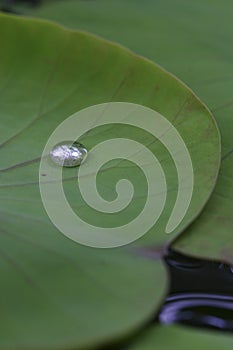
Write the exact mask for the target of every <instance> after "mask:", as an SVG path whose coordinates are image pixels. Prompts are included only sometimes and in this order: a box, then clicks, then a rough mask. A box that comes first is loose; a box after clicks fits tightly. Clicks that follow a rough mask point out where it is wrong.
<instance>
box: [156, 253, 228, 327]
mask: <svg viewBox="0 0 233 350" xmlns="http://www.w3.org/2000/svg"><path fill="white" fill-rule="evenodd" d="M165 262H166V264H167V267H168V270H169V272H170V291H169V294H168V296H167V298H166V300H165V302H164V304H163V306H162V308H161V310H160V313H159V315H158V319H157V320H158V321H159V322H160V323H165V324H172V323H180V324H185V325H190V326H196V327H202V328H203V327H207V328H212V329H218V330H222V331H233V267H232V266H229V265H226V264H223V263H220V262H219V263H218V262H211V261H207V260H199V259H193V258H189V257H187V256H184V255H181V254H178V253H175V252H172V251H169V252H168V254H167V256H165Z"/></svg>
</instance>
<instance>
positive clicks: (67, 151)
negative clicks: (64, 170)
mask: <svg viewBox="0 0 233 350" xmlns="http://www.w3.org/2000/svg"><path fill="white" fill-rule="evenodd" d="M87 153H88V151H87V149H86V148H85V147H84V146H83V145H82V144H81V143H79V142H71V141H70V142H60V143H58V144H57V145H55V146H54V147H53V149H52V150H51V151H50V157H51V159H52V161H53V162H54V163H56V164H57V165H60V166H64V167H75V166H78V165H80V164H81V163H82V162H83V161H84V160H85V159H86V157H87Z"/></svg>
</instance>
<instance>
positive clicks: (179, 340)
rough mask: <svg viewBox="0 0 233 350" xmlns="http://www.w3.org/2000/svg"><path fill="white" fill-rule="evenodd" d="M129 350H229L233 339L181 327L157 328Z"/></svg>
mask: <svg viewBox="0 0 233 350" xmlns="http://www.w3.org/2000/svg"><path fill="white" fill-rule="evenodd" d="M136 340H137V342H136V343H133V344H132V345H131V346H130V347H129V350H151V349H153V350H157V349H158V350H162V349H166V350H174V349H179V350H186V349H187V347H188V348H189V349H190V350H196V349H199V350H209V349H210V350H219V349H223V350H229V349H231V348H232V344H233V337H232V336H231V335H229V334H223V333H222V334H219V333H218V334H216V333H214V332H211V331H203V330H200V329H198V330H197V329H191V328H186V327H180V326H156V327H153V328H151V329H149V330H148V331H145V332H144V333H142V335H141V336H138V338H136Z"/></svg>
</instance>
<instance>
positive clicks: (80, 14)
mask: <svg viewBox="0 0 233 350" xmlns="http://www.w3.org/2000/svg"><path fill="white" fill-rule="evenodd" d="M33 15H36V16H40V17H45V18H50V19H53V20H56V21H58V22H60V23H63V24H65V25H67V26H69V27H72V28H79V29H84V30H88V31H91V32H94V33H96V34H99V35H102V36H104V37H106V38H108V39H111V40H115V41H118V42H120V43H122V44H124V45H126V46H128V47H129V48H131V49H132V50H134V51H135V52H137V53H139V54H142V55H144V56H146V57H149V58H150V59H153V60H155V61H156V62H158V63H160V64H161V65H162V66H163V67H165V68H167V69H169V70H170V71H171V72H173V73H174V74H176V75H177V76H179V77H180V78H181V79H183V80H184V81H185V82H186V83H187V84H188V85H189V86H190V87H191V88H192V89H194V91H195V92H196V93H197V94H198V95H199V96H200V97H201V98H202V99H203V100H204V101H205V102H206V103H207V104H208V106H209V107H210V109H211V110H212V111H213V112H214V115H215V117H216V119H217V123H218V126H219V128H220V132H221V136H222V165H221V171H220V176H219V178H218V183H217V187H216V189H215V192H214V194H213V196H212V197H211V199H210V201H209V203H208V205H207V207H206V208H205V210H204V211H203V214H202V215H201V216H200V218H199V219H198V220H196V221H195V223H194V225H193V226H192V227H191V228H189V230H187V232H186V233H185V234H183V235H182V236H181V237H179V239H178V240H177V241H176V242H175V244H174V245H173V248H175V249H176V250H178V251H179V252H182V253H185V254H189V255H193V256H196V257H200V258H212V259H217V260H219V259H220V260H224V261H226V262H229V263H233V235H232V229H233V216H232V212H233V200H232V198H233V180H232V169H233V168H232V167H233V165H232V164H233V163H232V157H233V152H232V150H233V138H232V127H233V119H232V113H233V103H232V102H233V101H232V89H233V79H232V73H231V72H232V70H233V61H232V55H233V46H232V45H231V41H232V16H233V7H232V2H231V0H223V1H221V3H220V2H219V1H218V0H211V1H209V0H204V1H203V0H197V1H192V0H189V1H185V2H184V1H183V0H178V1H173V0H167V1H156V2H155V1H153V0H147V1H146V2H144V3H143V5H142V2H141V1H140V0H135V1H133V2H132V1H129V0H128V1H127V0H119V1H117V2H116V1H114V0H99V1H96V2H89V1H79V2H78V1H74V0H73V1H72V0H70V1H69V3H68V2H66V1H59V2H56V1H47V2H46V3H45V5H44V6H41V7H40V8H38V10H37V11H34V12H33ZM206 162H208V160H206Z"/></svg>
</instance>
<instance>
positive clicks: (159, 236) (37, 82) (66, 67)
mask: <svg viewBox="0 0 233 350" xmlns="http://www.w3.org/2000/svg"><path fill="white" fill-rule="evenodd" d="M0 31H1V33H2V34H1V56H0V81H1V95H0V104H1V110H0V116H1V135H0V140H1V141H0V142H1V168H2V169H1V187H0V191H1V207H0V215H1V235H0V240H1V245H0V246H1V248H0V259H1V267H0V271H1V290H2V298H1V316H0V320H1V325H2V326H1V336H0V348H1V349H3V350H7V349H11V350H12V349H30V350H33V349H38V348H39V349H58V348H61V349H63V348H64V349H65V348H83V347H94V346H97V345H99V344H103V343H105V342H107V341H110V340H111V339H116V338H118V337H123V336H126V335H127V334H130V333H132V332H135V331H136V330H137V329H138V328H140V327H141V326H142V325H143V324H144V323H145V322H146V321H148V320H149V319H150V318H151V317H152V315H153V314H154V312H156V310H157V308H158V307H159V305H160V303H161V301H162V298H163V296H164V294H165V292H166V286H167V283H166V282H167V281H166V279H167V278H166V272H165V269H164V266H163V265H162V263H161V262H154V261H149V260H147V259H146V258H144V257H143V256H140V255H139V253H138V251H137V250H135V249H134V248H133V247H132V246H128V247H126V248H121V249H112V250H103V249H100V250H96V249H91V248H87V247H83V246H79V245H77V244H76V243H74V242H73V241H71V240H69V239H67V238H66V237H64V236H63V235H62V234H61V233H60V232H59V231H58V230H57V229H56V228H55V227H54V226H53V225H52V223H51V222H50V221H49V218H48V216H47V214H46V213H45V210H44V208H43V206H42V202H41V198H40V193H39V186H38V176H39V162H40V156H41V154H42V151H43V148H44V146H45V143H46V142H47V139H48V137H49V136H50V134H51V133H52V132H53V130H54V129H55V128H56V127H57V126H58V125H59V124H60V123H61V122H62V121H63V120H65V119H66V118H67V117H68V116H69V115H71V114H72V113H74V112H76V111H78V110H80V109H82V108H84V107H87V106H91V105H94V104H98V103H103V102H109V101H126V102H133V103H138V104H142V105H145V106H147V107H150V108H152V109H155V110H157V111H159V112H160V113H161V114H162V115H164V116H165V117H166V118H167V119H168V120H170V121H173V124H174V125H175V126H176V128H177V130H178V131H179V132H180V134H181V136H182V137H183V139H184V141H185V142H186V144H187V147H188V148H189V151H190V154H191V157H192V161H193V166H194V176H195V187H194V194H193V199H192V202H191V205H190V208H189V211H188V213H187V215H186V216H185V218H184V220H183V222H182V223H181V225H180V226H179V227H178V228H177V230H176V231H175V232H174V234H173V235H171V237H174V235H176V234H177V233H179V232H180V231H181V230H182V229H183V228H184V227H185V226H187V225H188V224H189V222H190V221H191V220H193V219H194V218H195V217H196V216H197V214H198V213H199V212H200V210H201V209H202V207H203V205H204V204H205V202H206V200H207V198H208V196H209V195H210V192H211V191H212V189H213V186H214V184H215V179H216V175H217V171H218V165H219V135H218V131H217V128H216V125H215V122H214V120H213V118H212V116H211V114H210V112H209V111H208V109H207V108H206V107H205V106H204V105H203V104H202V103H201V102H200V101H199V99H198V98H197V97H196V96H195V95H194V94H193V93H192V92H191V91H190V90H189V89H188V88H187V87H185V86H184V85H183V84H182V83H181V82H180V81H178V80H177V79H176V78H174V77H173V76H171V75H169V74H168V73H167V72H165V71H164V70H163V69H161V68H159V67H158V66H156V65H155V64H153V63H151V62H149V61H147V60H145V59H142V58H140V57H137V56H135V55H133V54H132V53H130V52H129V51H127V50H125V49H123V48H121V47H119V46H117V45H114V44H111V43H109V42H106V41H104V40H101V39H99V38H96V37H93V36H90V35H87V34H85V33H80V32H74V31H69V30H65V29H64V28H62V27H59V26H57V25H54V24H52V23H48V22H43V21H38V22H37V21H33V20H27V19H23V18H17V17H11V16H9V17H8V16H4V15H1V16H0ZM129 133H131V138H136V139H137V140H138V141H139V142H141V143H144V144H145V145H148V147H149V148H150V149H151V150H152V152H154V153H156V155H157V156H158V158H159V159H160V160H161V164H162V166H163V167H164V168H165V173H166V174H167V179H168V188H169V189H170V190H171V192H173V191H172V190H174V188H175V189H176V188H177V177H176V175H173V174H175V166H174V164H173V163H172V160H171V157H170V156H169V154H167V153H168V152H167V151H166V150H165V147H163V146H162V145H160V144H159V143H157V142H154V138H153V137H152V136H151V135H150V134H148V133H145V132H143V131H141V130H137V129H133V130H131V129H130V130H129V129H127V128H124V126H118V127H116V128H110V129H106V128H102V129H100V130H97V131H93V133H90V134H88V135H84V136H83V143H84V144H85V143H86V144H87V145H89V146H90V147H92V146H93V144H96V143H98V142H99V141H100V139H101V138H102V136H103V137H107V136H108V135H110V136H111V137H116V136H118V137H119V135H126V134H129ZM207 158H208V163H207V164H206V159H207ZM51 166H52V165H51ZM111 169H112V168H111V167H109V168H107V170H108V171H106V172H104V173H103V178H102V182H101V183H100V190H101V191H103V193H104V195H106V197H107V198H112V192H113V191H112V185H113V183H114V184H115V183H116V182H115V180H116V178H117V177H119V176H121V175H122V171H123V170H124V167H121V166H119V167H117V168H116V170H117V171H116V174H115V175H114V176H115V177H114V176H113V172H112V170H111ZM122 169H123V170H122ZM136 170H137V169H136V167H129V168H127V176H128V177H129V179H130V178H133V179H135V181H136V183H135V185H136V184H137V181H139V184H140V186H139V189H138V192H136V193H137V194H138V196H137V195H136V196H135V198H136V199H137V198H144V196H145V195H146V194H145V193H144V194H143V192H142V191H143V189H145V186H144V185H143V184H142V183H141V176H142V175H141V173H138V174H137V172H136ZM124 171H125V170H124ZM74 174H75V173H74V172H73V169H65V171H64V177H65V179H66V180H67V181H66V183H65V186H64V187H65V191H66V193H67V194H68V195H69V200H70V201H71V205H72V203H74V202H75V201H76V200H77V201H78V203H79V204H80V205H81V204H82V203H81V202H80V201H81V199H80V198H79V197H78V196H77V193H76V192H75V191H74V189H75V185H76V181H75V179H74V177H73V175H74ZM106 174H107V175H106ZM43 175H46V174H40V176H43ZM107 181H110V187H108V186H107V184H106V182H107ZM175 192H176V191H175ZM169 196H170V197H169ZM169 198H170V199H171V201H168V204H166V207H165V211H164V213H163V215H162V218H161V220H159V221H158V223H157V224H156V227H157V228H156V229H155V228H154V229H153V230H152V232H151V233H150V234H149V236H150V239H149V240H150V241H151V240H152V241H153V242H162V243H163V242H166V241H167V240H168V239H169V238H170V236H166V235H165V234H164V227H165V224H166V222H167V220H168V218H169V215H170V212H171V209H172V205H173V204H174V201H175V198H176V194H175V193H171V194H169V192H168V199H169ZM172 200H173V202H172ZM76 204H77V203H76ZM141 205H142V203H141V201H140V200H139V201H138V202H137V201H136V209H135V210H138V208H140V206H141ZM87 210H88V209H87ZM84 214H85V210H84ZM131 214H132V213H131ZM95 218H97V214H95V216H94V219H95ZM125 218H126V219H128V218H131V216H130V215H129V216H127V215H126V216H125ZM125 218H123V219H125ZM110 221H111V220H110Z"/></svg>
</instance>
